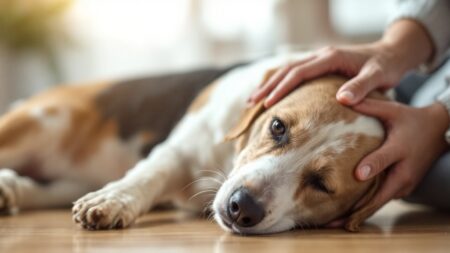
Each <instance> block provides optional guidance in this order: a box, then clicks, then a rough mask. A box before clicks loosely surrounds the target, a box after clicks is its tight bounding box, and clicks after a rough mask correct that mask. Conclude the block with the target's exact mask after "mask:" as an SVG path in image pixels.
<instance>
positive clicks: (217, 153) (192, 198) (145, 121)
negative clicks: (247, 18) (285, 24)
mask: <svg viewBox="0 0 450 253" xmlns="http://www.w3.org/2000/svg"><path fill="white" fill-rule="evenodd" d="M300 57H303V55H290V56H289V57H274V58H270V59H267V60H262V61H259V62H256V63H253V64H250V65H246V66H241V67H238V68H236V69H234V70H232V71H230V72H228V73H226V74H224V75H222V76H221V77H220V78H219V79H217V80H215V81H214V82H212V83H213V84H211V85H209V86H208V87H207V88H205V89H204V90H203V91H202V92H201V93H200V95H199V96H197V98H195V100H194V101H193V102H192V104H191V105H190V107H189V109H188V110H187V112H186V113H185V114H184V115H183V113H184V111H185V108H187V106H188V104H189V103H190V102H191V100H192V99H193V98H194V96H195V95H196V94H197V93H198V91H199V90H200V89H201V88H202V87H203V86H205V84H204V83H206V81H205V80H207V82H210V81H212V80H213V79H214V78H215V77H216V76H215V75H212V74H211V73H209V72H208V73H209V74H208V73H206V76H207V77H206V78H205V73H204V74H203V75H202V73H201V72H199V73H196V74H194V75H193V74H190V75H185V76H183V75H181V76H177V78H178V79H179V80H180V79H181V80H182V82H181V83H182V84H181V83H180V82H178V83H177V82H172V81H171V80H172V79H173V78H174V77H170V76H166V77H159V78H153V79H147V80H141V81H134V82H129V83H127V84H123V83H122V84H121V83H115V84H114V83H102V84H92V85H82V86H64V87H60V88H55V89H53V90H50V91H48V92H46V93H43V94H41V95H38V96H35V97H33V98H31V99H29V100H28V101H26V102H24V103H22V104H20V105H18V106H16V107H15V108H13V109H11V111H10V112H8V113H7V114H5V115H4V116H3V117H2V118H0V166H2V167H5V168H8V169H2V170H0V209H1V210H3V211H4V212H5V213H15V212H16V211H17V210H19V209H37V208H50V207H58V206H67V205H69V204H70V203H71V202H72V201H74V200H76V199H77V198H80V197H81V198H80V199H78V200H77V201H76V202H75V204H74V207H73V218H74V220H75V221H76V222H77V223H80V224H81V225H82V226H83V227H84V228H88V229H111V228H122V227H127V226H129V225H130V224H132V223H133V222H134V221H135V220H136V218H138V217H139V216H140V215H142V214H143V213H146V212H147V211H149V210H150V209H151V208H152V207H153V206H155V205H157V204H159V203H163V202H172V203H174V204H175V205H176V206H179V207H183V208H187V209H190V210H195V211H202V210H204V208H205V206H208V205H211V203H212V205H211V206H212V211H213V212H214V214H215V218H216V220H217V222H218V223H219V224H220V225H221V226H222V227H223V228H224V229H226V230H229V231H233V232H236V233H241V234H262V233H274V232H280V231H285V230H289V229H292V228H295V227H297V226H310V225H315V226H318V225H322V224H325V223H327V222H329V221H331V220H333V219H335V218H337V217H340V216H342V215H350V219H349V222H348V223H347V225H346V228H347V229H348V230H351V231H355V230H357V229H358V226H359V224H360V223H361V222H362V221H364V219H365V218H367V217H368V216H370V215H371V214H372V213H373V212H374V210H375V207H374V206H373V205H372V204H371V202H370V199H371V197H372V195H373V193H374V192H375V190H376V189H377V187H378V182H379V179H378V178H375V179H374V180H371V181H367V182H357V181H356V180H355V178H354V176H353V170H354V168H355V166H356V165H357V163H358V162H359V161H360V159H361V158H362V157H363V156H365V155H366V154H368V153H369V152H371V151H372V150H374V149H376V148H377V147H378V146H379V145H380V144H381V142H382V140H383V138H384V132H383V128H382V125H381V124H380V123H379V122H378V121H377V120H375V119H373V118H370V117H367V116H363V115H361V114H358V113H356V112H354V111H352V110H351V109H350V108H347V107H345V106H342V105H340V104H339V103H338V102H337V101H336V100H335V94H336V91H337V90H338V88H339V87H340V85H342V84H343V83H344V82H345V79H344V78H341V77H338V76H328V77H323V78H319V79H316V80H313V81H310V82H308V83H306V84H305V85H303V86H301V87H300V88H298V89H296V90H295V91H294V92H292V93H291V94H290V95H289V96H287V97H286V98H285V99H283V100H282V101H281V102H279V103H278V104H277V105H275V106H273V107H272V108H270V109H268V110H265V109H264V108H263V106H262V105H261V104H258V105H257V106H255V107H253V108H249V109H246V100H247V98H248V97H249V96H250V94H251V92H252V91H253V90H255V88H256V87H257V86H258V85H259V84H260V83H262V81H263V80H264V78H267V77H268V76H270V74H271V73H273V69H276V68H277V67H280V66H282V65H284V64H286V63H287V62H289V61H291V60H294V59H298V58H300ZM208 75H209V76H208ZM198 76H203V78H202V79H199V78H198ZM177 122H178V123H177ZM176 123H177V124H176ZM175 124H176V126H175ZM230 130H231V131H230ZM224 140H235V142H234V143H233V142H231V141H224ZM149 152H150V153H149ZM105 185H106V186H105ZM103 186H104V187H103ZM101 187H103V188H101ZM100 188H101V189H100ZM91 191H93V192H91ZM88 192H91V193H88ZM86 193H88V194H87V195H85V196H84V197H82V196H83V195H84V194H86ZM357 202H359V203H363V204H362V206H361V207H360V208H358V209H356V210H354V209H353V206H354V205H355V203H357ZM208 203H209V204H208Z"/></svg>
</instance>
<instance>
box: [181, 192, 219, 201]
mask: <svg viewBox="0 0 450 253" xmlns="http://www.w3.org/2000/svg"><path fill="white" fill-rule="evenodd" d="M205 193H213V194H214V195H215V194H216V193H217V190H211V189H207V190H203V191H200V192H197V193H196V194H194V195H192V197H190V198H189V199H188V201H191V200H192V199H193V198H196V197H198V196H199V195H201V194H205Z"/></svg>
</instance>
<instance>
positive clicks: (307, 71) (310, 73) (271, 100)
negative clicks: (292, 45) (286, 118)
mask: <svg viewBox="0 0 450 253" xmlns="http://www.w3.org/2000/svg"><path fill="white" fill-rule="evenodd" d="M333 66H334V61H333V58H331V57H329V56H323V57H318V58H315V59H313V60H311V61H309V62H307V63H305V64H302V65H300V66H297V67H295V68H293V69H292V70H291V71H290V72H289V73H288V74H287V75H286V76H285V77H284V78H283V80H282V81H281V82H280V83H279V84H278V85H277V87H276V88H275V89H274V90H273V91H272V92H271V93H270V95H269V97H268V98H267V99H266V101H265V102H264V105H265V106H266V108H268V107H270V106H272V105H273V104H275V103H276V102H278V101H279V100H280V99H282V98H283V97H284V96H285V95H286V94H288V93H289V92H291V91H292V90H293V89H294V88H295V87H297V86H298V85H299V84H300V83H301V82H302V81H304V80H308V79H311V78H314V77H316V76H319V75H321V74H324V73H327V72H329V71H330V69H332V68H333Z"/></svg>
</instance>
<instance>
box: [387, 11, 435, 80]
mask: <svg viewBox="0 0 450 253" xmlns="http://www.w3.org/2000/svg"><path fill="white" fill-rule="evenodd" d="M379 44H380V45H382V46H381V47H382V48H383V49H384V50H387V51H388V52H390V54H391V55H392V57H394V58H395V59H396V63H397V64H399V67H400V68H401V69H402V70H403V71H404V72H406V71H408V70H411V69H414V68H417V67H418V66H419V65H421V64H423V63H425V62H427V61H428V60H429V59H430V58H431V57H432V54H433V43H432V40H431V38H430V37H429V36H428V33H427V32H426V30H424V28H423V27H422V25H420V24H419V23H417V21H415V20H411V19H401V20H398V21H396V22H394V23H393V24H392V25H391V26H390V27H388V29H386V31H385V33H384V35H383V37H382V38H381V39H380V40H379Z"/></svg>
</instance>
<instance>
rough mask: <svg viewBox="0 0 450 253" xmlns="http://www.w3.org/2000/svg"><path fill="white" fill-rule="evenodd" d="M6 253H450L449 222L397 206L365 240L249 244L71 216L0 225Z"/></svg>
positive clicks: (186, 223) (167, 225)
mask: <svg viewBox="0 0 450 253" xmlns="http://www.w3.org/2000/svg"><path fill="white" fill-rule="evenodd" d="M0 252H5V253H6V252H8V253H11V252H58V253H62V252H96V253H97V252H99V253H101V252H121V253H133V252H158V253H164V252H177V253H181V252H195V253H197V252H258V253H262V252H286V253H288V252H326V253H330V252H377V253H380V252H381V253H386V252H447V253H448V252H450V215H449V214H444V213H439V212H436V211H432V210H428V209H424V208H420V207H417V206H410V205H406V204H401V203H398V202H394V203H391V204H389V205H387V206H386V207H385V208H383V209H382V210H381V211H380V212H378V213H377V214H376V215H375V216H374V217H372V218H371V219H370V220H369V221H368V222H367V223H366V224H365V226H364V227H363V230H362V232H360V233H348V232H345V231H343V230H340V229H311V230H303V231H302V230H296V231H290V232H286V233H282V234H276V235H270V236H251V237H242V236H237V235H232V234H228V233H226V232H223V231H222V230H221V229H220V228H219V227H218V226H217V225H216V224H215V223H214V222H212V221H207V220H202V219H198V218H195V217H189V216H188V215H187V214H186V213H183V212H175V211H164V212H163V211H159V212H153V213H151V214H148V215H146V216H145V217H143V218H141V219H139V221H138V222H137V224H136V225H134V226H133V227H132V228H130V229H126V230H116V231H85V230H82V229H80V228H79V227H77V226H76V225H74V224H73V223H72V221H71V215H70V211H69V210H57V211H55V210H54V211H40V212H29V213H22V214H20V215H18V216H15V217H2V218H0Z"/></svg>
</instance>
